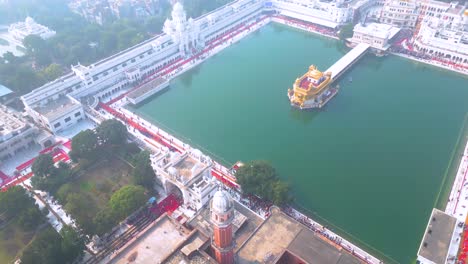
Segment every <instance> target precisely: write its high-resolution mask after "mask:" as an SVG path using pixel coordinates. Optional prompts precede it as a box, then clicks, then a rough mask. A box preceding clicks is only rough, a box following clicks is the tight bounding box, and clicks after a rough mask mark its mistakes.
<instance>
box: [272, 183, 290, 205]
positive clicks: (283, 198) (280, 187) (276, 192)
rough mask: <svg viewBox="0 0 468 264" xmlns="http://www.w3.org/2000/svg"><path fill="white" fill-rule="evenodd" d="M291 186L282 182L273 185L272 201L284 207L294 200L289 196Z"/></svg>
mask: <svg viewBox="0 0 468 264" xmlns="http://www.w3.org/2000/svg"><path fill="white" fill-rule="evenodd" d="M289 192H290V191H289V185H288V184H287V183H285V182H282V181H276V182H275V183H273V190H272V198H271V201H272V202H273V203H274V204H277V205H284V204H285V203H288V202H290V201H291V200H292V198H291V196H290V194H289Z"/></svg>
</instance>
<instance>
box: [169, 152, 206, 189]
mask: <svg viewBox="0 0 468 264" xmlns="http://www.w3.org/2000/svg"><path fill="white" fill-rule="evenodd" d="M206 167H207V165H205V164H203V163H202V162H200V161H198V160H196V159H195V158H193V157H192V156H190V155H187V156H185V157H183V158H182V159H181V160H179V161H177V163H175V164H174V165H173V166H172V168H174V169H175V170H176V171H177V175H178V176H179V177H180V181H182V182H184V183H187V182H189V181H190V180H191V179H192V178H193V177H195V176H197V175H198V174H200V173H201V172H202V171H203V170H204V169H205V168H206ZM169 169H170V168H169ZM169 169H168V170H169Z"/></svg>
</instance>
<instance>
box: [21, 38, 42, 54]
mask: <svg viewBox="0 0 468 264" xmlns="http://www.w3.org/2000/svg"><path fill="white" fill-rule="evenodd" d="M23 46H24V47H25V48H26V52H27V54H29V55H32V56H34V55H35V54H36V53H37V52H38V51H43V50H46V49H47V43H46V41H45V40H44V39H42V38H41V37H40V36H38V35H29V36H26V37H25V38H24V39H23Z"/></svg>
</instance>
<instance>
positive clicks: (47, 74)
mask: <svg viewBox="0 0 468 264" xmlns="http://www.w3.org/2000/svg"><path fill="white" fill-rule="evenodd" d="M41 75H42V78H43V79H44V80H46V81H48V82H50V81H53V80H55V79H57V78H58V77H60V76H62V75H63V69H62V67H61V66H60V65H58V64H57V63H52V64H50V65H49V66H47V67H46V68H45V69H44V70H42V72H41Z"/></svg>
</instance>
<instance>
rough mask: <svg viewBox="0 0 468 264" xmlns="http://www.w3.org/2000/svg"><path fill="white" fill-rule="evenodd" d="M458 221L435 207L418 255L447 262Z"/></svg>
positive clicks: (433, 260) (438, 261) (435, 260)
mask: <svg viewBox="0 0 468 264" xmlns="http://www.w3.org/2000/svg"><path fill="white" fill-rule="evenodd" d="M456 223H457V219H456V218H455V217H453V216H450V215H448V214H446V213H445V212H442V211H440V210H438V209H435V208H434V209H433V210H432V214H431V217H430V218H429V222H428V223H427V227H426V231H425V232H424V237H423V239H422V241H421V245H420V246H419V251H418V256H421V257H423V258H425V259H427V260H430V261H432V262H433V263H437V264H439V263H440V264H442V263H445V259H446V258H447V254H448V250H449V246H450V241H451V239H452V235H453V231H454V229H455V225H456Z"/></svg>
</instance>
